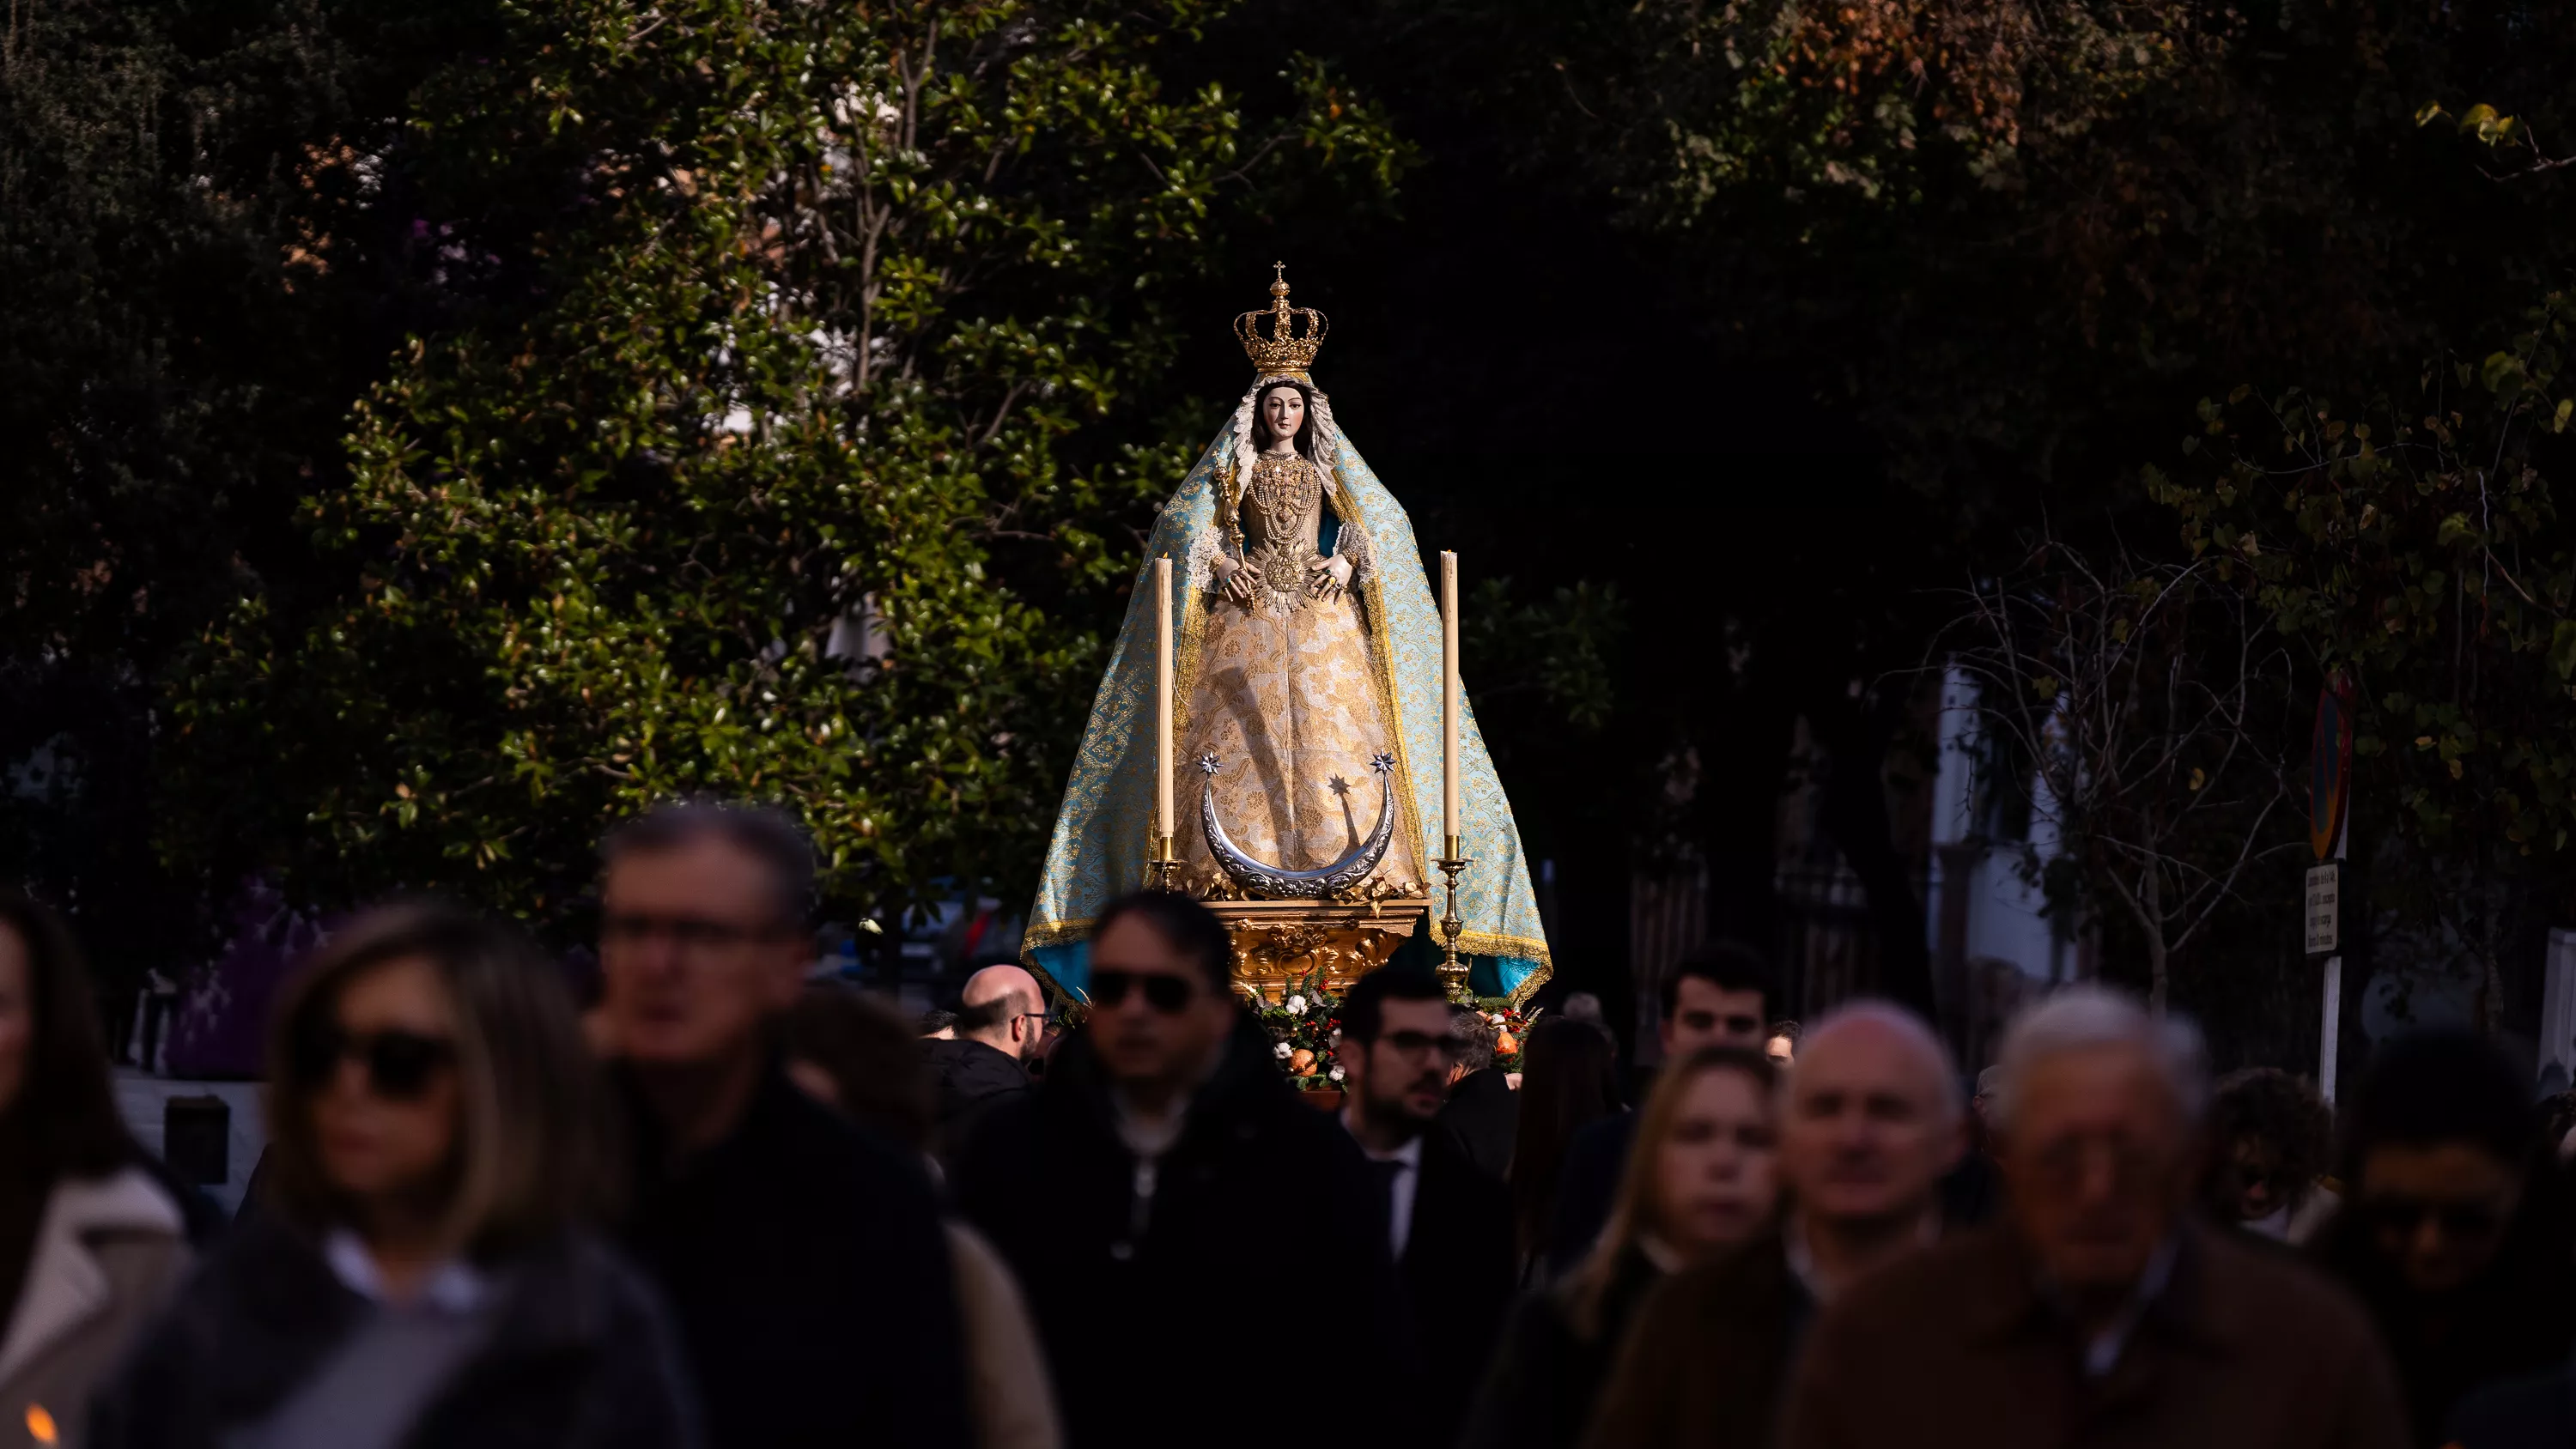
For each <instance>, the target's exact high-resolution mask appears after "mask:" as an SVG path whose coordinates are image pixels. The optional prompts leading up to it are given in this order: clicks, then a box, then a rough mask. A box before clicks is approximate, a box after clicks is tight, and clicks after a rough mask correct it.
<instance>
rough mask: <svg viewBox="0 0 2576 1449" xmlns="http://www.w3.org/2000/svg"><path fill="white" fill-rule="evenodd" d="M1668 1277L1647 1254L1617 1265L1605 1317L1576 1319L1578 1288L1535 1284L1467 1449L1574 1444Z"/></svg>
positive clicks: (1511, 1328)
mask: <svg viewBox="0 0 2576 1449" xmlns="http://www.w3.org/2000/svg"><path fill="white" fill-rule="evenodd" d="M1662 1276H1663V1275H1662V1274H1660V1273H1658V1272H1657V1271H1655V1265H1654V1264H1652V1263H1650V1262H1648V1261H1647V1260H1646V1258H1645V1256H1644V1255H1643V1254H1639V1253H1631V1254H1629V1255H1628V1256H1627V1257H1626V1258H1624V1259H1622V1260H1621V1261H1620V1263H1619V1265H1618V1272H1617V1275H1616V1276H1615V1277H1614V1278H1613V1279H1612V1280H1611V1285H1610V1291H1609V1292H1608V1293H1606V1294H1604V1295H1603V1297H1602V1302H1601V1311H1600V1314H1599V1320H1598V1321H1597V1322H1594V1323H1590V1324H1584V1323H1580V1322H1578V1321H1577V1314H1576V1313H1575V1309H1574V1299H1575V1295H1576V1293H1577V1291H1578V1290H1577V1289H1576V1288H1575V1287H1574V1286H1573V1285H1571V1284H1567V1283H1559V1284H1553V1285H1551V1286H1549V1287H1545V1288H1538V1289H1533V1290H1531V1291H1530V1292H1528V1293H1525V1294H1523V1295H1522V1296H1521V1299H1520V1301H1519V1302H1518V1303H1517V1304H1515V1305H1513V1307H1512V1309H1511V1310H1510V1321H1509V1323H1508V1324H1507V1325H1506V1326H1505V1328H1504V1330H1503V1333H1502V1341H1501V1345H1500V1347H1499V1348H1498V1349H1497V1351H1496V1352H1495V1355H1494V1361H1493V1364H1492V1366H1491V1367H1490V1368H1489V1369H1488V1370H1487V1372H1486V1375H1485V1380H1484V1386H1483V1388H1482V1389H1481V1390H1480V1391H1479V1392H1478V1393H1477V1395H1476V1401H1475V1409H1474V1412H1473V1414H1472V1415H1471V1416H1470V1418H1469V1421H1468V1423H1467V1427H1466V1432H1465V1433H1464V1434H1462V1435H1461V1436H1460V1437H1459V1438H1458V1440H1457V1442H1458V1443H1459V1444H1460V1445H1461V1446H1462V1449H1574V1446H1575V1445H1576V1444H1579V1443H1581V1442H1582V1439H1583V1426H1584V1424H1585V1423H1586V1422H1587V1421H1588V1420H1589V1419H1590V1418H1591V1415H1592V1408H1593V1402H1594V1400H1595V1399H1596V1398H1597V1397H1598V1396H1599V1395H1600V1392H1601V1386H1602V1384H1603V1382H1604V1381H1605V1380H1606V1379H1607V1378H1608V1377H1609V1374H1610V1367H1611V1365H1612V1363H1613V1362H1615V1361H1616V1359H1617V1356H1618V1351H1619V1345H1620V1343H1621V1342H1622V1341H1623V1340H1624V1338H1625V1337H1626V1335H1627V1331H1628V1324H1629V1320H1630V1319H1631V1318H1632V1317H1633V1316H1634V1315H1635V1313H1636V1311H1637V1307H1638V1305H1639V1304H1640V1303H1641V1302H1643V1301H1644V1299H1645V1297H1646V1295H1647V1293H1648V1292H1649V1291H1651V1290H1652V1289H1653V1288H1654V1286H1655V1284H1656V1283H1657V1281H1658V1280H1660V1279H1661V1278H1662Z"/></svg>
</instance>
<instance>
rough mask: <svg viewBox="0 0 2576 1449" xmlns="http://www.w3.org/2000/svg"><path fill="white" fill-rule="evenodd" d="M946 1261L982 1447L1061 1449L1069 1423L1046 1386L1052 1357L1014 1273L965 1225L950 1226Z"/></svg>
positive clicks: (990, 1245)
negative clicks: (953, 1286)
mask: <svg viewBox="0 0 2576 1449" xmlns="http://www.w3.org/2000/svg"><path fill="white" fill-rule="evenodd" d="M948 1258H949V1263H950V1265H951V1268H952V1271H953V1272H954V1273H955V1275H956V1279H957V1313H958V1317H959V1318H960V1319H962V1320H963V1321H964V1324H965V1328H966V1386H967V1391H968V1393H969V1394H971V1395H972V1396H973V1403H972V1404H971V1405H970V1407H971V1408H972V1410H973V1412H974V1420H975V1442H976V1444H977V1446H978V1449H1062V1446H1063V1444H1064V1424H1063V1421H1062V1420H1060V1419H1059V1418H1057V1416H1056V1411H1055V1391H1054V1390H1053V1389H1052V1388H1051V1387H1050V1386H1049V1385H1048V1382H1047V1366H1046V1355H1045V1354H1044V1353H1042V1352H1040V1351H1039V1349H1038V1335H1037V1330H1036V1329H1035V1328H1034V1327H1032V1326H1031V1325H1030V1322H1029V1307H1028V1303H1027V1301H1026V1300H1024V1299H1022V1298H1021V1297H1020V1285H1019V1284H1018V1283H1017V1282H1016V1281H1014V1280H1013V1279H1012V1277H1011V1270H1010V1268H1009V1267H1007V1266H1006V1265H1004V1263H1003V1262H1002V1256H1001V1254H999V1253H996V1252H994V1251H993V1245H992V1244H990V1243H988V1242H986V1241H984V1239H983V1236H982V1235H981V1234H979V1233H977V1232H976V1231H975V1230H974V1229H973V1228H970V1227H967V1226H965V1225H964V1224H962V1223H950V1224H948Z"/></svg>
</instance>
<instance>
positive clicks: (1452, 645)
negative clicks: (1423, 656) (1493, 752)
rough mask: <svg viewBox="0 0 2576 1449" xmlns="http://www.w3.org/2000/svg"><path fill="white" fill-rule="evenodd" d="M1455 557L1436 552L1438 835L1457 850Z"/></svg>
mask: <svg viewBox="0 0 2576 1449" xmlns="http://www.w3.org/2000/svg"><path fill="white" fill-rule="evenodd" d="M1458 704H1459V700H1458V555H1457V554H1456V553H1454V552H1452V551H1450V550H1448V549H1442V550H1441V551H1440V834H1441V836H1442V837H1443V838H1442V840H1441V849H1442V851H1443V852H1444V853H1445V852H1448V851H1454V850H1456V849H1457V848H1458Z"/></svg>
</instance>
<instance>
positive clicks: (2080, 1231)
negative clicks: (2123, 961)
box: [1993, 986, 2209, 1310]
mask: <svg viewBox="0 0 2576 1449" xmlns="http://www.w3.org/2000/svg"><path fill="white" fill-rule="evenodd" d="M1998 1065H1999V1066H2000V1067H2001V1068H2002V1075H2001V1076H2000V1077H1999V1078H1998V1079H1997V1081H1996V1083H1995V1089H1996V1090H1995V1101H1994V1105H1993V1112H1994V1122H1995V1127H1996V1131H1997V1132H1998V1133H1999V1134H2000V1139H2001V1152H2000V1154H1999V1156H2000V1160H2001V1162H2002V1164H2003V1169H2004V1188H2005V1196H2006V1202H2007V1203H2008V1205H2009V1207H2010V1210H2011V1214H2012V1221H2013V1224H2014V1226H2015V1228H2016V1229H2018V1230H2019V1232H2020V1234H2021V1237H2022V1241H2023V1242H2024V1243H2025V1244H2026V1245H2027V1246H2028V1248H2029V1251H2030V1252H2031V1254H2032V1255H2033V1256H2034V1257H2035V1258H2036V1259H2037V1260H2038V1264H2039V1268H2040V1271H2041V1272H2042V1273H2043V1274H2044V1275H2046V1277H2047V1279H2048V1280H2049V1281H2050V1282H2051V1283H2052V1284H2054V1285H2055V1286H2056V1288H2057V1290H2058V1291H2060V1292H2061V1293H2063V1294H2065V1295H2066V1296H2067V1297H2068V1298H2069V1299H2070V1300H2071V1301H2073V1302H2074V1303H2075V1304H2077V1305H2078V1306H2079V1308H2081V1309H2086V1310H2089V1309H2090V1308H2091V1307H2093V1306H2098V1305H2100V1304H2104V1303H2118V1302H2125V1301H2127V1299H2128V1297H2129V1295H2130V1294H2131V1293H2132V1292H2133V1291H2134V1290H2135V1288H2136V1287H2137V1284H2138V1281H2139V1279H2140V1278H2141V1277H2142V1276H2143V1275H2144V1274H2145V1273H2146V1271H2147V1266H2148V1264H2149V1263H2150V1262H2152V1261H2153V1260H2154V1258H2155V1256H2156V1253H2157V1251H2158V1250H2159V1249H2161V1248H2162V1247H2163V1246H2164V1244H2165V1243H2166V1242H2167V1241H2168V1240H2169V1239H2170V1238H2171V1237H2172V1235H2173V1233H2174V1230H2175V1228H2176V1226H2177V1225H2178V1224H2179V1223H2180V1221H2181V1219H2182V1216H2183V1213H2184V1211H2185V1209H2186V1207H2187V1206H2188V1205H2189V1203H2190V1201H2191V1195H2192V1189H2193V1186H2194V1180H2195V1176H2196V1173H2195V1169H2196V1168H2197V1166H2198V1143H2199V1130H2198V1129H2199V1126H2200V1121H2201V1115H2202V1113H2203V1111H2204V1110H2205V1109H2206V1107H2207V1104H2208V1097H2209V1082H2208V1076H2207V1072H2206V1069H2205V1068H2204V1067H2203V1066H2202V1059H2201V1051H2200V1038H2199V1034H2198V1033H2196V1032H2194V1031H2193V1030H2192V1029H2191V1028H2190V1027H2189V1026H2188V1025H2186V1024H2185V1023H2183V1022H2181V1021H2179V1020H2176V1019H2173V1018H2170V1017H2166V1018H2158V1017H2155V1016H2151V1015H2149V1014H2148V1013H2147V1011H2146V1009H2145V1008H2144V1007H2142V1006H2140V1005H2139V1004H2138V1003H2137V1002H2136V1001H2135V1000H2134V999H2132V998H2131V997H2129V996H2127V995H2125V994H2123V993H2121V992H2118V991H2113V990H2110V989H2109V988H2106V987H2098V986H2078V987H2073V988H2070V989H2068V990H2065V991H2061V992H2059V993H2057V994H2056V995H2054V996H2051V997H2050V998H2048V999H2047V1000H2045V1001H2042V1002H2040V1003H2039V1004H2037V1005H2035V1006H2033V1007H2031V1008H2029V1009H2028V1010H2026V1011H2024V1012H2022V1013H2021V1014H2020V1015H2019V1016H2017V1017H2015V1018H2014V1019H2013V1021H2012V1024H2011V1025H2010V1026H2008V1027H2006V1028H2005V1031H2004V1041H2003V1050H2002V1053H2001V1060H2000V1061H1999V1062H1998Z"/></svg>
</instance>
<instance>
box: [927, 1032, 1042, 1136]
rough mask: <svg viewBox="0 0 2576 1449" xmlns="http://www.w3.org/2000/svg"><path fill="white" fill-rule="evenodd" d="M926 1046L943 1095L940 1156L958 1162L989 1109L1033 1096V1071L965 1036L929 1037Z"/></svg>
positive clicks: (939, 1097) (940, 1100) (934, 1085)
mask: <svg viewBox="0 0 2576 1449" xmlns="http://www.w3.org/2000/svg"><path fill="white" fill-rule="evenodd" d="M921 1048H922V1060H923V1061H924V1062H925V1063H926V1064H927V1065H928V1066H929V1068H930V1082H931V1086H932V1089H933V1090H934V1091H935V1092H936V1093H937V1094H938V1095H937V1102H938V1108H939V1120H938V1139H939V1155H940V1157H941V1159H942V1160H944V1161H948V1162H954V1161H956V1159H957V1154H958V1152H959V1151H960V1150H961V1149H962V1148H963V1147H964V1146H965V1145H966V1135H967V1133H969V1132H970V1131H972V1130H973V1129H974V1126H975V1124H976V1122H977V1121H979V1120H981V1119H982V1117H983V1115H984V1114H985V1113H986V1112H989V1111H991V1110H992V1109H993V1108H995V1107H998V1106H1000V1105H1002V1104H1003V1103H1004V1102H1008V1101H1010V1100H1012V1099H1013V1098H1017V1097H1025V1096H1027V1095H1028V1092H1029V1085H1030V1082H1029V1074H1028V1070H1027V1069H1026V1068H1024V1067H1022V1066H1021V1065H1020V1064H1019V1063H1018V1062H1017V1061H1015V1060H1013V1059H1012V1056H1011V1054H1010V1053H1009V1052H1006V1051H1003V1050H1001V1049H1000V1048H998V1047H993V1046H987V1045H986V1044H984V1043H983V1042H980V1041H973V1040H969V1039H968V1038H965V1037H959V1038H957V1039H956V1040H954V1041H938V1040H932V1041H926V1042H923V1043H922V1044H921Z"/></svg>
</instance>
